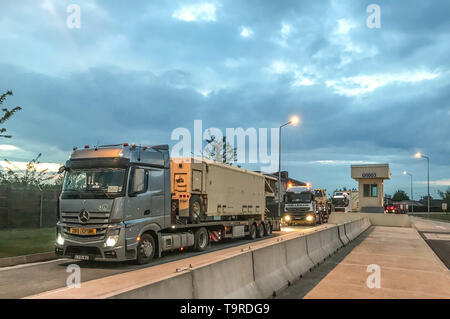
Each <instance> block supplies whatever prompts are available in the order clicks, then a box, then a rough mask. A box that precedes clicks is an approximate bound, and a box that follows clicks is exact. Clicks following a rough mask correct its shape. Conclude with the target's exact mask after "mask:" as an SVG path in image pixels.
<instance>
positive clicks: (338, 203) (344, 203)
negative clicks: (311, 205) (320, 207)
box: [331, 198, 348, 207]
mask: <svg viewBox="0 0 450 319" xmlns="http://www.w3.org/2000/svg"><path fill="white" fill-rule="evenodd" d="M331 203H332V204H333V205H334V206H338V207H342V206H347V205H348V199H346V198H333V199H332V200H331Z"/></svg>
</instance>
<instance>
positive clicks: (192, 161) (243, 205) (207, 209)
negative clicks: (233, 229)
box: [170, 158, 273, 220]
mask: <svg viewBox="0 0 450 319" xmlns="http://www.w3.org/2000/svg"><path fill="white" fill-rule="evenodd" d="M170 171H171V192H172V203H174V202H175V203H177V205H178V216H179V217H191V218H193V219H198V220H221V219H229V217H231V216H238V217H240V216H242V217H253V218H255V219H261V220H263V219H264V212H265V208H266V196H273V193H271V192H270V188H269V190H268V187H267V181H266V179H267V177H266V176H264V175H263V174H260V173H256V172H252V171H248V170H246V169H242V168H238V167H233V166H230V165H227V164H222V163H218V162H214V161H210V160H206V159H197V158H172V159H171V161H170ZM222 217H223V218H222ZM242 219H245V218H242Z"/></svg>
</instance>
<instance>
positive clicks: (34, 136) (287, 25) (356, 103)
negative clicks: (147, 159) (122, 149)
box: [0, 0, 450, 198]
mask: <svg viewBox="0 0 450 319" xmlns="http://www.w3.org/2000/svg"><path fill="white" fill-rule="evenodd" d="M371 3H375V4H377V5H379V8H380V9H381V27H380V28H368V26H367V18H368V17H369V15H370V13H368V12H367V11H366V9H367V6H368V5H369V4H371ZM71 4H78V5H79V7H80V10H81V11H80V13H81V14H80V28H69V26H68V24H67V19H68V18H70V14H71V13H72V11H71V10H70V7H69V6H70V5H71ZM68 7H69V12H68ZM448 12H450V3H449V2H448V1H444V0H442V1H441V0H434V1H392V0H389V1H387V0H372V1H325V0H324V1H300V0H295V1H290V0H284V1H269V0H266V1H263V0H259V1H256V0H246V1H242V0H232V1H228V0H221V1H220V0H217V1H216V0H212V1H209V0H204V1H203V0H200V1H126V2H125V1H112V0H111V1H106V0H105V1H80V2H74V1H73V0H71V1H64V0H61V1H51V0H45V1H35V0H30V1H6V0H5V1H1V2H0V41H1V50H0V92H3V91H5V90H7V89H10V90H12V91H13V92H14V96H13V97H10V98H8V100H7V103H5V105H6V106H8V107H13V106H16V105H20V106H21V107H22V108H23V110H22V111H21V112H19V113H17V114H16V115H15V116H14V117H13V118H12V119H11V120H10V121H8V122H6V123H5V126H6V128H7V130H8V132H9V133H10V134H12V135H13V138H12V139H11V140H6V139H2V140H0V156H1V158H2V159H3V158H8V159H9V160H12V161H16V162H21V161H27V160H29V159H31V158H32V157H34V156H35V155H36V154H37V153H39V152H42V153H43V156H42V161H43V162H48V163H63V162H64V161H65V160H66V159H67V158H68V156H69V155H70V152H71V149H72V147H73V146H74V145H78V146H83V145H85V144H90V145H95V144H97V143H99V144H108V143H120V142H130V143H131V142H135V143H150V144H162V143H164V144H170V145H174V143H175V141H171V139H170V135H171V132H172V131H173V130H174V129H175V128H177V127H186V128H188V129H192V127H193V123H194V120H196V119H197V120H198V119H199V120H202V121H203V128H207V127H218V128H220V129H223V130H225V128H227V127H231V128H237V127H242V128H244V129H247V128H250V127H254V128H272V127H278V126H279V125H280V124H282V123H285V122H286V121H287V120H288V119H289V117H290V116H291V115H293V114H297V115H299V116H300V117H301V119H302V122H301V124H300V125H299V126H296V127H285V128H283V161H282V165H283V169H285V170H289V174H290V176H291V177H294V178H297V179H300V180H302V181H310V182H311V183H312V184H313V185H315V186H321V187H325V188H327V189H328V190H334V189H335V188H337V187H340V186H347V187H356V185H357V184H356V182H355V181H353V180H352V179H351V178H350V165H351V164H352V163H389V164H390V167H391V171H392V179H391V180H390V181H387V182H386V184H385V185H386V187H385V190H386V192H387V193H392V192H394V191H395V190H396V189H399V188H402V189H405V190H406V191H407V192H408V193H409V177H407V176H404V175H402V171H403V170H408V171H409V172H411V173H412V174H413V175H414V178H415V181H416V184H415V198H418V197H419V196H420V195H424V194H425V193H426V161H425V160H424V159H414V158H413V154H414V153H415V152H417V151H421V152H423V153H425V154H427V155H429V156H430V158H431V173H430V179H431V195H432V196H434V197H437V194H436V190H437V189H445V188H446V187H448V186H450V139H449V137H450V125H449V122H450V59H449V56H450V40H449V39H450V19H449V18H448ZM70 21H72V22H73V21H74V20H70V19H69V22H70ZM69 25H70V23H69ZM244 166H245V165H244ZM248 168H255V167H254V166H252V165H249V166H248Z"/></svg>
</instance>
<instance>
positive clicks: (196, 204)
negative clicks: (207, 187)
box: [189, 195, 205, 224]
mask: <svg viewBox="0 0 450 319" xmlns="http://www.w3.org/2000/svg"><path fill="white" fill-rule="evenodd" d="M204 214H205V212H204V209H203V201H202V199H201V198H200V196H198V195H192V197H191V199H190V200H189V220H190V222H192V223H195V224H198V223H199V222H200V220H202V219H204Z"/></svg>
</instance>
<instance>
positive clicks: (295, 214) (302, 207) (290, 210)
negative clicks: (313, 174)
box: [282, 185, 324, 225]
mask: <svg viewBox="0 0 450 319" xmlns="http://www.w3.org/2000/svg"><path fill="white" fill-rule="evenodd" d="M314 193H315V192H314V190H313V189H311V186H310V185H307V186H292V187H289V188H288V189H287V190H286V194H285V198H284V203H285V204H284V215H283V218H282V221H283V223H284V224H286V225H295V224H308V225H316V224H320V223H323V222H324V220H323V214H322V210H320V211H319V205H318V204H317V202H316V201H315V199H314Z"/></svg>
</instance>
